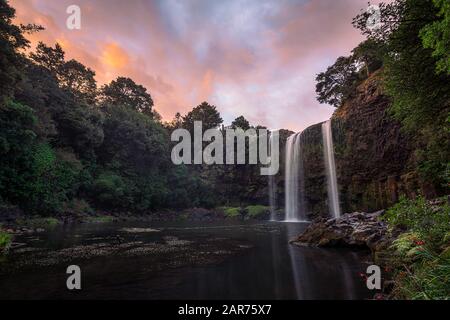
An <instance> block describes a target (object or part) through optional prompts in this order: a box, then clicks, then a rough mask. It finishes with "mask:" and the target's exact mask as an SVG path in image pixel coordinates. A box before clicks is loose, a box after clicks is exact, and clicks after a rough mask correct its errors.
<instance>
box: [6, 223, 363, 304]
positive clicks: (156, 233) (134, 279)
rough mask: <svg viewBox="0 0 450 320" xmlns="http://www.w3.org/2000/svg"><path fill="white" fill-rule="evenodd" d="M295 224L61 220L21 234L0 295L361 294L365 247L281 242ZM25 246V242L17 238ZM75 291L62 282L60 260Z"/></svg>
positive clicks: (350, 296) (199, 296)
mask: <svg viewBox="0 0 450 320" xmlns="http://www.w3.org/2000/svg"><path fill="white" fill-rule="evenodd" d="M305 227H306V225H305V224H302V223H278V222H267V223H250V222H249V223H239V222H234V223H231V222H214V223H198V222H197V223H193V222H182V223H148V222H127V223H108V224H79V225H72V226H63V227H58V228H56V229H53V230H52V231H50V232H43V233H40V234H33V235H27V236H22V237H19V238H18V239H16V241H18V242H20V241H22V243H23V246H22V247H20V248H18V249H16V250H14V251H13V252H12V253H11V254H10V255H9V257H8V260H7V261H3V262H0V299H366V298H369V297H370V295H371V294H370V292H369V291H368V290H367V288H366V286H365V282H364V281H363V280H362V279H361V277H360V276H359V274H360V273H361V272H364V271H365V269H366V266H367V261H366V259H367V258H368V256H367V253H366V252H361V251H352V250H346V249H345V250H344V249H318V248H308V247H298V246H294V245H290V244H289V243H288V241H289V239H292V238H293V237H295V236H296V235H298V234H299V233H300V232H301V231H302V230H303V229H304V228H305ZM25 244H26V245H25ZM71 264H76V265H78V266H80V268H81V272H82V289H81V290H80V291H69V290H67V288H66V279H67V277H68V275H67V274H66V268H67V266H69V265H71Z"/></svg>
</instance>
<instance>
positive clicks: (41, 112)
mask: <svg viewBox="0 0 450 320" xmlns="http://www.w3.org/2000/svg"><path fill="white" fill-rule="evenodd" d="M0 15H1V17H0V21H1V25H0V29H1V32H0V39H1V40H0V41H1V51H2V52H1V61H0V64H1V68H0V70H1V74H0V79H1V80H0V81H1V82H0V86H1V88H0V93H1V97H0V121H1V124H0V155H1V156H0V161H1V163H0V205H2V206H10V205H13V206H18V207H19V208H20V209H22V210H23V211H24V212H25V213H27V214H39V215H57V214H58V213H62V212H65V213H67V212H74V213H77V212H89V211H90V210H92V208H95V209H101V210H116V211H128V212H134V213H140V212H150V211H152V210H158V209H161V208H192V207H205V208H210V207H215V206H218V205H222V204H230V203H231V204H246V203H255V202H256V203H257V202H261V201H265V202H267V200H266V199H263V200H261V199H262V198H261V196H260V198H258V196H257V195H255V191H257V190H258V189H260V188H261V186H262V187H264V186H265V185H266V179H265V178H264V177H260V176H259V168H257V166H256V165H253V166H251V165H236V166H227V167H226V168H220V166H209V167H206V166H200V167H199V168H196V167H194V166H191V167H187V166H184V165H181V166H175V165H174V164H172V162H171V160H170V154H171V153H170V150H171V147H172V142H171V140H170V134H171V132H172V131H173V130H174V129H176V128H186V129H188V130H192V128H193V122H194V121H196V120H197V121H202V122H203V129H204V130H206V129H209V128H218V129H219V128H221V126H222V129H223V120H222V118H221V116H220V114H219V112H218V110H217V108H216V107H215V106H212V105H210V104H208V103H207V102H203V103H201V104H200V105H199V106H197V107H195V108H193V109H192V111H191V112H189V113H188V114H186V115H185V116H181V115H180V114H177V115H176V116H175V118H174V120H173V121H171V122H169V123H163V122H162V121H161V118H160V116H159V114H158V113H157V111H156V110H155V109H154V107H153V100H152V97H151V93H150V92H148V90H147V88H144V87H143V86H141V85H139V84H137V83H135V82H134V81H133V80H132V79H130V78H127V77H119V78H117V79H116V80H114V81H112V82H111V83H109V84H105V85H103V86H100V87H99V86H98V85H97V83H96V80H95V72H94V71H93V70H91V69H90V68H89V67H88V66H85V65H83V64H82V63H80V62H78V61H76V60H67V59H66V58H65V52H64V51H63V49H62V48H61V46H60V45H59V44H55V45H54V46H48V45H47V44H44V43H39V44H38V46H37V48H36V50H34V51H30V43H29V41H28V40H27V38H26V36H27V34H29V33H33V32H40V31H42V30H43V28H42V27H41V26H37V25H26V26H24V25H20V26H18V25H15V24H14V22H13V20H14V17H15V10H14V9H13V8H12V7H11V6H10V5H9V4H8V2H7V1H5V0H2V1H0ZM231 127H240V128H242V129H245V130H246V129H248V128H250V127H251V125H250V124H249V122H248V121H247V120H246V119H245V118H244V117H242V116H241V117H238V118H237V119H236V120H235V121H234V122H233V123H232V124H231Z"/></svg>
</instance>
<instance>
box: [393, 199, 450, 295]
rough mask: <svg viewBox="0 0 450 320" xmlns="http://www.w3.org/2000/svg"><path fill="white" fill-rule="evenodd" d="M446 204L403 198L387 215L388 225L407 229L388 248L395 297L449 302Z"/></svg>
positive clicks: (449, 212)
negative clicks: (390, 252)
mask: <svg viewBox="0 0 450 320" xmlns="http://www.w3.org/2000/svg"><path fill="white" fill-rule="evenodd" d="M445 201H446V199H443V200H442V201H440V202H439V203H438V202H436V203H434V204H431V203H430V202H427V201H426V200H425V199H423V198H421V197H419V198H418V199H417V200H407V199H405V198H403V199H401V201H400V202H399V203H398V204H397V205H395V206H394V207H393V208H391V209H390V210H389V211H388V212H387V214H386V219H387V221H388V222H389V224H391V226H398V225H402V226H406V227H407V228H408V230H409V232H406V233H403V234H401V235H400V236H398V238H397V239H396V240H394V241H393V244H392V246H391V249H392V250H393V254H391V255H390V260H391V262H390V263H391V266H393V267H394V268H395V288H394V291H393V294H394V296H395V297H396V298H400V299H448V297H449V296H450V255H449V254H448V252H449V245H450V242H449V237H448V235H449V233H450V231H449V229H450V208H449V205H448V204H447V203H445Z"/></svg>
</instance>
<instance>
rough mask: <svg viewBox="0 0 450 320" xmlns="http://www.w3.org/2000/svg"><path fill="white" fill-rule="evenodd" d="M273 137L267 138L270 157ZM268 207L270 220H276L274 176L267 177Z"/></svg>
mask: <svg viewBox="0 0 450 320" xmlns="http://www.w3.org/2000/svg"><path fill="white" fill-rule="evenodd" d="M274 138H275V136H274V135H273V134H271V135H270V137H269V154H270V155H271V156H272V144H273V143H272V139H274ZM269 205H270V220H272V221H275V220H277V215H276V208H277V185H276V182H275V175H269Z"/></svg>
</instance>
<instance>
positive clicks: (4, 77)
mask: <svg viewBox="0 0 450 320" xmlns="http://www.w3.org/2000/svg"><path fill="white" fill-rule="evenodd" d="M15 15H16V10H15V9H14V8H12V7H10V6H9V4H8V2H7V1H5V0H0V95H1V96H11V95H12V93H13V91H14V87H15V85H16V84H17V83H18V82H19V81H20V79H21V67H22V64H23V55H22V54H21V53H20V52H19V51H20V50H21V49H25V48H27V47H28V46H29V41H28V40H27V39H26V38H25V36H24V34H25V33H32V32H35V31H39V30H42V27H40V26H37V25H31V24H30V25H26V26H25V25H20V26H17V25H15V24H13V23H12V21H13V19H14V18H15ZM0 98H2V97H0Z"/></svg>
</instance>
